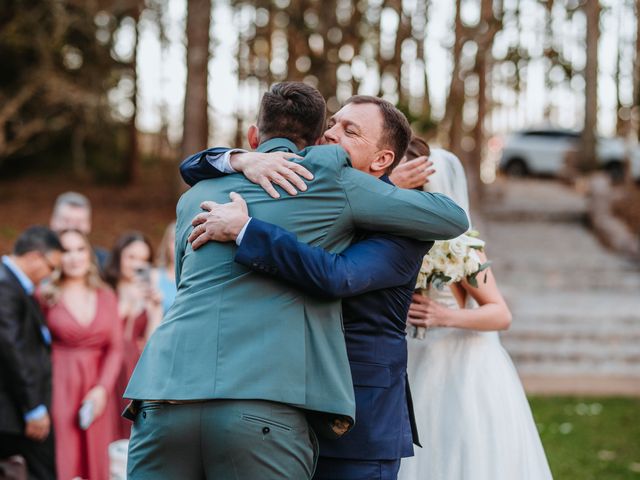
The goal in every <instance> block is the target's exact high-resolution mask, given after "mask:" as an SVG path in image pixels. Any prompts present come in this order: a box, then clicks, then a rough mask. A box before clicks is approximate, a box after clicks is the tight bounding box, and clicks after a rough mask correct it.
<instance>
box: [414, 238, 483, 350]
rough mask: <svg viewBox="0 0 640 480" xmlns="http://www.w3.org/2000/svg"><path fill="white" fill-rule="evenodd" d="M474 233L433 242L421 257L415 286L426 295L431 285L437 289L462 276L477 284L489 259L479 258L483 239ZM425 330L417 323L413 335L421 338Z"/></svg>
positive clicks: (456, 280)
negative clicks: (483, 261) (486, 260)
mask: <svg viewBox="0 0 640 480" xmlns="http://www.w3.org/2000/svg"><path fill="white" fill-rule="evenodd" d="M478 235H479V234H478V232H476V231H474V230H471V231H469V232H467V233H466V234H464V235H460V236H459V237H456V238H454V239H452V240H444V241H437V242H435V243H434V245H433V247H432V248H431V250H429V253H428V254H427V255H425V257H424V260H423V261H422V266H421V267H420V273H418V279H417V281H416V290H419V291H420V293H422V294H427V295H428V290H429V289H430V288H431V287H432V286H433V287H435V288H437V289H439V290H441V289H442V288H444V287H445V286H447V285H451V284H453V283H457V282H460V281H462V280H463V279H466V280H467V282H469V284H470V285H471V286H473V287H476V288H477V287H478V278H477V277H478V274H479V273H480V272H482V271H483V270H486V269H487V268H489V265H491V262H486V263H482V262H481V261H480V256H479V255H478V252H481V251H483V250H484V241H483V240H481V239H480V238H478ZM485 281H486V277H485ZM425 333H426V329H425V328H422V327H417V328H416V331H415V333H414V337H416V338H424V335H425Z"/></svg>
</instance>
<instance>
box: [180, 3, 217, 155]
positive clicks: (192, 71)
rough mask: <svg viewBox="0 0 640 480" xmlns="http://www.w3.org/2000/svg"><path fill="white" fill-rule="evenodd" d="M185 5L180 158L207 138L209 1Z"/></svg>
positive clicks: (192, 150)
mask: <svg viewBox="0 0 640 480" xmlns="http://www.w3.org/2000/svg"><path fill="white" fill-rule="evenodd" d="M187 5H188V7H187V27H186V30H187V32H186V33H187V87H186V90H185V95H184V120H183V128H184V130H183V133H182V147H181V152H180V154H181V159H182V158H185V157H187V156H188V155H191V154H193V153H195V152H197V151H199V150H203V149H204V148H206V146H207V143H208V139H209V117H208V113H207V109H208V99H207V79H208V69H207V66H208V63H209V25H210V21H211V0H189V2H187Z"/></svg>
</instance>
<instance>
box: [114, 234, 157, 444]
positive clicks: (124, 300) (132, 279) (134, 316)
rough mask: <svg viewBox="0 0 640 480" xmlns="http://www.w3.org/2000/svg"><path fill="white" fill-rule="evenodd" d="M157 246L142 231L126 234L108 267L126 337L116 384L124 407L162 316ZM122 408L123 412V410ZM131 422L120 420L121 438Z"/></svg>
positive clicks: (127, 432)
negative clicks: (154, 269)
mask: <svg viewBox="0 0 640 480" xmlns="http://www.w3.org/2000/svg"><path fill="white" fill-rule="evenodd" d="M152 262H153V249H152V247H151V243H150V242H149V240H148V239H147V238H146V237H145V236H144V235H143V234H142V233H140V232H129V233H125V234H123V235H122V236H120V238H118V240H117V241H116V243H115V246H114V247H113V249H112V251H111V256H110V257H109V262H108V263H107V266H106V268H105V278H106V280H107V282H108V283H109V284H110V285H111V286H112V287H113V288H114V289H115V291H116V293H117V296H118V313H119V317H120V321H121V325H122V331H123V338H124V361H123V364H122V370H121V371H120V375H119V377H118V382H117V384H116V396H117V397H118V398H119V399H120V406H121V407H122V409H124V407H125V406H126V403H127V402H125V401H124V399H122V394H123V393H124V391H125V389H126V387H127V383H129V377H130V376H131V373H132V372H133V369H134V368H135V366H136V363H138V358H139V357H140V353H142V349H143V348H144V345H145V343H146V341H147V339H148V338H149V336H150V335H151V333H152V332H153V330H154V329H155V327H156V326H157V325H158V324H159V323H160V320H161V319H162V305H161V298H160V296H159V295H158V293H157V292H156V290H155V289H154V288H152V286H151V276H150V275H151V264H152ZM122 409H121V411H122ZM130 423H131V422H129V421H126V420H122V421H120V422H119V436H120V438H128V437H129V432H130V429H131V427H130Z"/></svg>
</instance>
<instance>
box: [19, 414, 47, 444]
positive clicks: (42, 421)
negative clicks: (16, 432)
mask: <svg viewBox="0 0 640 480" xmlns="http://www.w3.org/2000/svg"><path fill="white" fill-rule="evenodd" d="M50 429H51V419H50V418H49V414H48V413H45V415H44V416H43V417H40V418H38V419H34V420H29V421H28V422H26V425H25V429H24V434H25V436H26V437H27V438H30V439H31V440H35V441H37V442H44V441H45V440H46V439H47V437H48V436H49V430H50Z"/></svg>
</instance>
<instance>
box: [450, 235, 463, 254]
mask: <svg viewBox="0 0 640 480" xmlns="http://www.w3.org/2000/svg"><path fill="white" fill-rule="evenodd" d="M449 251H450V252H451V254H452V255H453V256H454V257H455V258H463V257H464V255H465V253H467V246H466V245H465V242H464V240H463V238H462V237H458V238H454V239H453V240H451V241H449Z"/></svg>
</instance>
